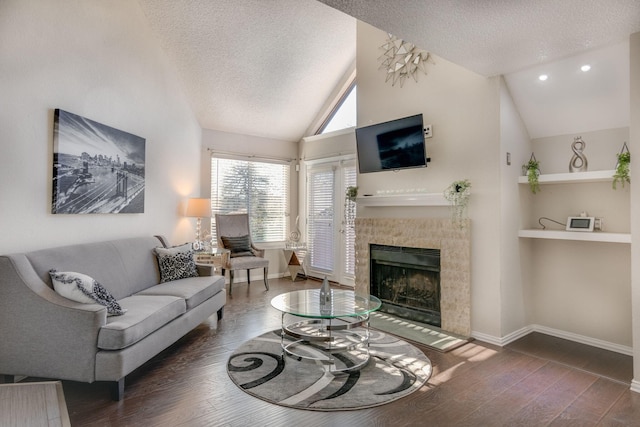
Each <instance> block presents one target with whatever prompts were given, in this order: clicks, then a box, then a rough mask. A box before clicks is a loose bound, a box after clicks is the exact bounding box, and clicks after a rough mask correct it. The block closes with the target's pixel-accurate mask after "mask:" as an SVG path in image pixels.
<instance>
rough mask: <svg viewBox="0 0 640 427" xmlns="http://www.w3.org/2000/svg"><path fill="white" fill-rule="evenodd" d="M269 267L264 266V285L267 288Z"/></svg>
mask: <svg viewBox="0 0 640 427" xmlns="http://www.w3.org/2000/svg"><path fill="white" fill-rule="evenodd" d="M268 277H269V267H265V268H264V287H265V288H267V290H269V279H268Z"/></svg>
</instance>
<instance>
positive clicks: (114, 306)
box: [49, 270, 127, 316]
mask: <svg viewBox="0 0 640 427" xmlns="http://www.w3.org/2000/svg"><path fill="white" fill-rule="evenodd" d="M49 275H50V276H51V281H52V282H53V289H55V291H56V292H57V293H58V294H60V295H62V296H63V297H65V298H68V299H70V300H73V301H76V302H81V303H85V304H94V303H98V304H100V305H104V306H105V307H107V314H108V315H109V316H120V315H122V314H124V313H126V311H127V310H125V309H123V308H122V307H121V306H120V304H119V303H118V301H116V299H115V298H114V297H113V295H111V294H110V293H109V291H108V290H106V289H105V288H104V286H102V285H101V284H100V283H98V281H97V280H95V279H93V278H92V277H90V276H87V275H86V274H82V273H76V272H73V271H61V272H58V271H56V270H49Z"/></svg>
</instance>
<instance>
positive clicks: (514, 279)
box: [500, 78, 531, 337]
mask: <svg viewBox="0 0 640 427" xmlns="http://www.w3.org/2000/svg"><path fill="white" fill-rule="evenodd" d="M500 147H501V148H500V182H501V185H500V188H501V189H500V193H501V195H500V222H501V233H500V271H501V273H500V294H501V298H500V300H501V328H502V330H501V334H500V336H501V337H504V336H507V335H509V334H510V333H513V332H515V331H518V330H519V329H521V328H523V327H525V326H527V325H528V324H529V323H530V322H529V319H530V309H529V305H528V304H527V300H528V294H527V285H528V283H529V259H530V245H528V244H527V242H521V241H520V239H519V238H518V230H519V229H520V227H521V223H522V219H521V218H522V216H523V212H522V209H521V203H520V197H521V195H520V191H521V188H520V186H519V185H518V183H517V181H518V177H519V176H520V174H521V170H522V169H521V165H522V164H523V163H525V162H526V161H527V160H529V155H530V151H531V148H530V147H531V142H530V139H529V135H528V133H527V129H526V126H525V124H524V122H523V120H522V118H521V117H520V114H519V113H518V110H517V108H516V106H515V104H514V102H513V99H512V98H511V94H510V93H509V89H508V87H507V85H506V82H505V81H504V79H502V78H501V79H500ZM507 153H508V154H509V156H510V162H511V164H507ZM525 215H526V213H525Z"/></svg>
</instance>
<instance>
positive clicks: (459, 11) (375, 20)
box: [139, 0, 640, 141]
mask: <svg viewBox="0 0 640 427" xmlns="http://www.w3.org/2000/svg"><path fill="white" fill-rule="evenodd" d="M139 3H140V5H141V7H142V10H143V11H144V13H145V14H146V16H147V17H148V20H149V23H150V25H151V27H152V29H154V31H155V32H156V33H157V35H158V37H159V39H160V41H161V44H162V46H163V47H164V49H165V50H166V52H167V54H168V55H169V57H170V58H172V59H173V61H175V64H176V68H177V69H178V72H179V74H180V75H181V77H182V79H183V84H184V86H185V89H186V92H187V94H188V96H189V98H190V100H191V102H192V105H193V108H194V111H195V113H196V115H197V117H198V120H199V121H200V124H201V126H202V127H204V128H208V129H216V130H222V131H228V132H236V133H242V134H249V135H258V136H264V137H269V138H277V139H282V140H289V141H297V140H299V139H300V138H301V137H302V136H303V134H304V132H305V131H306V130H307V128H308V127H309V125H310V124H311V123H312V122H313V121H314V120H316V119H317V115H318V114H319V112H320V111H321V109H322V107H323V106H324V104H325V103H326V101H327V100H328V98H329V97H330V96H331V94H332V92H333V90H334V88H335V86H336V85H337V84H339V83H340V81H341V79H342V78H343V76H344V74H345V72H347V71H348V69H349V67H350V66H352V64H353V61H354V60H355V40H356V34H355V33H356V28H355V19H353V18H352V17H350V16H347V15H345V14H343V13H341V12H339V11H342V12H345V13H347V14H349V15H351V16H353V17H355V18H358V19H360V20H362V21H364V22H367V23H369V24H371V25H374V26H376V27H378V28H380V29H383V30H385V31H388V32H391V33H393V34H394V35H396V36H398V37H400V38H403V39H405V40H408V41H411V42H413V43H415V44H416V45H418V46H419V47H421V48H423V49H426V50H429V51H430V52H432V53H434V54H436V55H437V56H440V57H442V58H444V59H447V60H449V61H451V62H454V63H457V64H459V65H461V66H463V67H465V68H468V69H470V70H472V71H475V72H476V73H478V74H481V75H485V76H493V75H499V74H505V78H506V80H507V84H508V86H509V89H510V91H511V93H512V95H513V97H514V101H515V102H516V105H517V107H518V109H519V111H520V113H521V115H522V117H523V120H524V122H525V124H526V126H527V128H528V130H529V133H530V136H532V137H539V136H547V135H557V134H558V132H561V133H572V132H584V131H587V130H591V128H588V129H587V128H585V126H600V127H599V128H600V129H602V128H612V127H620V126H628V120H629V118H628V115H629V113H628V106H629V104H628V92H629V87H628V80H629V79H628V44H625V42H626V41H627V40H628V38H629V35H630V34H631V33H634V32H637V31H640V1H639V0H529V1H516V0H457V1H443V0H421V1H417V0H414V1H390V0H319V1H315V0H270V1H266V0H234V1H233V2H232V1H230V0H139ZM322 3H325V4H326V5H329V6H332V7H335V8H336V9H337V10H336V9H333V8H331V7H328V6H326V5H324V4H322ZM338 10H339V11H338ZM602 47H604V48H602ZM601 48H602V49H601ZM625 49H626V53H625ZM574 55H580V57H579V58H573V59H572V58H570V57H572V56H574ZM582 55H587V56H586V57H584V56H582ZM585 60H586V61H589V62H591V63H593V64H596V63H597V64H598V66H594V67H593V68H592V71H590V72H589V73H585V74H584V75H582V76H576V75H575V73H576V72H575V64H574V62H575V63H581V62H583V61H585ZM625 61H626V62H625ZM625 67H626V68H625ZM542 70H545V71H546V72H547V73H548V74H549V75H550V76H552V77H550V78H549V80H547V82H545V83H547V84H546V85H545V86H542V85H540V84H539V83H540V82H539V81H537V80H536V79H535V78H537V73H539V72H541V71H542ZM625 70H626V73H627V74H626V79H625V77H624V76H625V75H624V72H625ZM534 77H535V78H534ZM583 77H584V78H583ZM587 78H588V79H590V80H587ZM579 79H582V80H579ZM625 84H626V87H625ZM625 94H626V101H625V99H624V96H625ZM625 102H626V104H625ZM541 106H542V108H541ZM551 107H554V108H551ZM621 109H622V110H624V111H622V112H621V111H620V110H621ZM603 111H604V112H605V113H606V114H602V113H601V112H603ZM625 111H626V114H625ZM566 114H568V116H567V117H568V118H566V119H565V118H563V117H564V116H563V115H566ZM550 132H551V133H550Z"/></svg>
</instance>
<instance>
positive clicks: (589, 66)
mask: <svg viewBox="0 0 640 427" xmlns="http://www.w3.org/2000/svg"><path fill="white" fill-rule="evenodd" d="M580 69H581V70H582V71H584V72H585V73H586V72H587V71H589V70H590V69H591V65H589V64H585V65H583V66H582V67H580Z"/></svg>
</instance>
